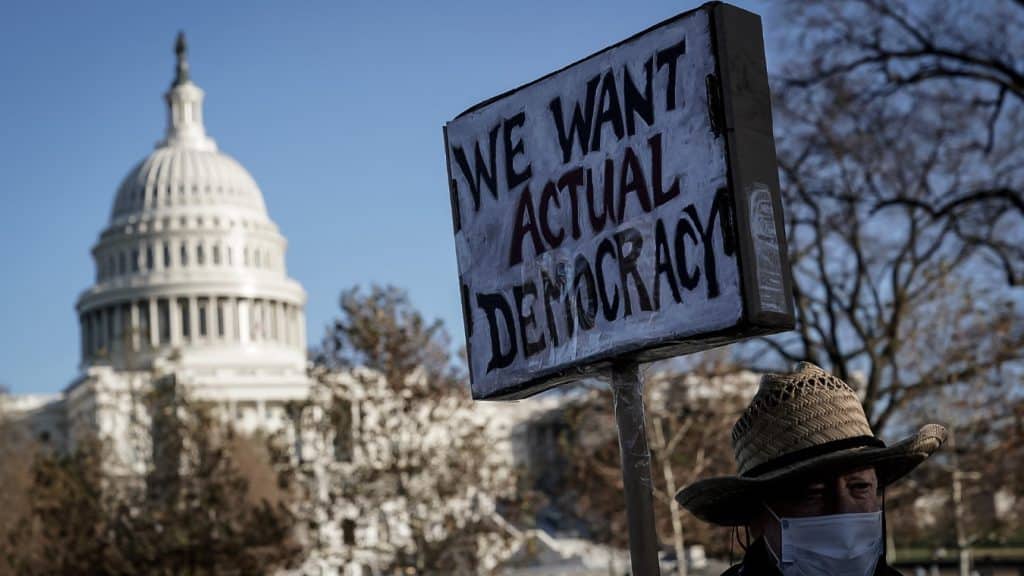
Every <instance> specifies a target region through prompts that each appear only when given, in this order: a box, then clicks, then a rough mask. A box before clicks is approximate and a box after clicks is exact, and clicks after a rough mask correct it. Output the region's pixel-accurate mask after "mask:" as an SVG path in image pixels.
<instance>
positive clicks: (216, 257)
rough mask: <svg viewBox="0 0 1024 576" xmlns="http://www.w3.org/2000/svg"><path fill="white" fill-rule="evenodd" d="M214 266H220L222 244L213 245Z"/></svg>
mask: <svg viewBox="0 0 1024 576" xmlns="http://www.w3.org/2000/svg"><path fill="white" fill-rule="evenodd" d="M213 265H214V266H220V244H214V245H213Z"/></svg>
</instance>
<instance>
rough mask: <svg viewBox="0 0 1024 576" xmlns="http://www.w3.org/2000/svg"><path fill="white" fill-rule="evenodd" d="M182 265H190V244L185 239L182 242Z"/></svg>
mask: <svg viewBox="0 0 1024 576" xmlns="http://www.w3.org/2000/svg"><path fill="white" fill-rule="evenodd" d="M181 265H182V266H188V244H187V243H185V242H184V241H182V243H181Z"/></svg>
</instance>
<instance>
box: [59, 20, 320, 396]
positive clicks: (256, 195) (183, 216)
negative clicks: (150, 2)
mask: <svg viewBox="0 0 1024 576" xmlns="http://www.w3.org/2000/svg"><path fill="white" fill-rule="evenodd" d="M176 51H177V53H178V64H177V72H176V75H175V78H174V82H173V83H172V84H171V88H170V89H169V90H168V91H167V93H166V94H165V100H166V101H167V133H166V135H165V138H164V140H163V141H161V142H160V143H159V144H157V147H156V149H155V150H154V151H153V152H152V153H151V154H150V155H149V156H147V157H146V158H145V159H143V160H142V161H141V162H139V163H138V164H137V165H135V167H134V168H132V169H131V171H130V172H129V173H128V175H127V176H126V177H125V178H124V180H123V181H122V182H121V185H120V186H119V188H118V190H117V195H116V197H115V199H114V204H113V208H112V210H111V214H110V221H109V223H108V225H107V227H106V229H104V230H103V232H102V233H101V234H100V238H99V241H98V242H97V243H96V245H95V246H94V247H93V250H92V255H93V259H94V261H95V263H96V282H95V283H94V284H93V285H92V286H91V287H90V288H89V289H88V290H86V291H85V292H83V293H82V295H81V296H80V297H79V299H78V304H77V309H78V312H79V316H80V321H81V325H82V365H83V367H84V368H88V367H89V366H93V365H110V366H112V367H114V368H115V369H128V370H135V369H148V368H149V367H151V366H152V365H153V362H154V361H155V360H156V359H158V358H160V357H162V356H173V357H175V358H176V359H178V360H180V361H182V362H183V364H184V365H186V367H188V366H191V367H193V368H196V367H198V368H199V369H202V370H213V371H217V372H218V373H221V372H223V371H224V370H237V371H240V373H245V374H249V375H250V376H251V375H252V374H253V372H252V371H253V370H257V371H259V370H261V369H269V370H271V371H272V372H273V371H275V370H280V369H286V370H291V371H293V372H295V371H299V372H301V371H302V370H304V367H305V315H304V311H303V307H304V305H305V299H306V296H305V292H304V291H303V290H302V287H301V286H300V285H299V284H298V283H297V282H295V281H294V280H292V279H290V278H289V277H288V274H287V271H286V267H285V248H286V246H287V242H286V241H285V239H284V237H283V236H281V234H280V233H279V232H278V229H277V226H276V225H275V224H274V223H273V221H271V220H270V217H269V216H268V214H267V210H266V206H265V204H264V202H263V194H262V193H261V192H260V189H259V187H258V186H257V185H256V182H255V180H253V178H252V176H251V175H250V174H249V172H248V171H247V170H246V169H245V168H243V167H242V165H241V164H239V163H238V162H237V161H236V160H235V159H234V158H232V157H231V156H228V155H227V154H224V153H222V152H220V151H218V149H217V145H216V144H215V143H214V141H213V140H212V139H210V138H209V137H207V135H206V129H205V127H204V125H203V113H202V103H203V97H204V94H203V91H202V90H201V89H200V88H199V87H198V86H196V85H195V84H194V83H193V82H192V81H191V79H190V78H189V69H188V62H187V61H186V60H185V45H184V38H183V37H179V40H178V45H177V48H176ZM236 375H237V374H236ZM236 379H237V378H236Z"/></svg>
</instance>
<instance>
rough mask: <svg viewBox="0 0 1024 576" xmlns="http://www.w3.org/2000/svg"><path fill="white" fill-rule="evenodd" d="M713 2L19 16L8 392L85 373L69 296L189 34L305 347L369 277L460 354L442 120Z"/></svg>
mask: <svg viewBox="0 0 1024 576" xmlns="http://www.w3.org/2000/svg"><path fill="white" fill-rule="evenodd" d="M737 4H739V5H741V6H744V7H747V8H748V9H752V10H754V11H758V12H760V11H762V10H763V5H762V3H761V2H753V1H751V2H737ZM697 5H699V2H679V1H676V2H669V1H663V0H657V1H645V2H632V3H624V2H621V1H615V2H611V1H609V2H586V3H583V2H572V3H570V2H551V1H550V0H545V1H536V0H525V1H519V2H503V3H498V2H480V1H475V2H471V1H458V2H442V1H439V2H413V1H409V2H402V3H399V2H369V1H367V2H277V3H270V2H254V1H246V2H167V3H150V2H71V1H68V2H64V3H57V2H52V1H48V0H44V1H33V2H12V3H8V4H6V5H5V7H4V10H3V12H4V13H3V17H2V18H0V75H2V80H0V122H2V127H0V270H2V272H0V302H3V304H2V308H0V323H2V329H0V384H2V385H5V386H7V387H8V388H9V389H11V390H12V391H13V392H16V393H37V392H56V391H58V390H61V389H62V388H64V387H65V386H66V385H67V384H68V383H69V382H70V380H71V379H72V378H73V377H74V376H75V374H76V372H77V365H78V350H79V345H78V337H79V336H78V323H77V319H76V317H75V313H74V302H75V299H76V298H77V296H78V294H79V292H80V291H81V290H83V289H85V288H87V287H88V286H89V284H90V283H91V282H92V280H93V264H92V260H91V258H90V255H89V250H90V248H91V247H92V245H93V243H94V242H95V241H96V239H97V235H98V234H99V232H100V230H101V229H102V227H103V226H104V224H105V222H106V220H107V217H108V215H109V211H110V207H111V203H112V201H113V196H114V192H115V188H116V186H117V185H118V183H119V182H120V180H121V178H122V177H123V176H124V175H125V173H126V172H127V171H128V169H129V168H130V167H131V166H132V165H133V164H134V163H135V162H137V161H138V160H139V159H141V158H142V157H143V156H145V155H146V154H148V153H149V152H150V150H152V148H153V145H154V143H155V142H156V141H157V140H158V139H160V138H161V137H162V135H163V130H164V103H163V100H162V94H163V92H164V90H165V89H166V88H167V86H168V85H169V83H170V81H171V77H172V71H173V59H174V58H173V51H172V45H173V41H174V35H175V33H176V32H177V31H178V30H179V29H184V30H185V31H186V33H187V35H188V37H189V52H190V60H191V65H192V76H193V79H194V80H195V81H196V83H198V84H199V85H200V86H201V87H202V88H203V89H205V90H206V93H207V98H206V106H205V116H206V126H207V130H208V132H209V133H210V135H211V136H213V137H214V138H215V139H216V140H217V143H218V144H219V146H220V148H221V149H222V150H224V151H225V152H227V153H228V154H231V155H232V156H234V157H235V158H237V159H238V160H239V161H241V162H242V163H243V164H244V165H245V166H246V167H247V168H248V169H249V171H250V172H252V174H253V176H255V178H256V180H257V182H258V183H259V184H260V187H261V188H262V190H263V193H264V196H265V197H266V201H267V205H268V208H269V210H270V215H271V217H272V218H273V219H274V220H275V221H276V222H277V224H278V225H279V226H280V228H281V231H282V232H283V233H284V234H285V236H286V237H287V238H288V240H289V247H288V268H289V273H290V275H291V276H292V277H294V278H295V279H297V280H298V281H299V282H301V283H302V284H303V285H304V286H305V288H306V290H307V292H308V293H309V303H308V306H307V310H306V312H307V317H308V320H307V325H308V332H309V334H308V336H309V340H310V342H318V341H319V339H320V336H321V334H322V333H323V330H324V327H325V326H326V325H327V323H328V322H329V321H330V319H331V318H333V317H334V316H335V314H336V311H337V297H338V294H339V292H340V291H341V290H342V289H343V288H346V287H349V286H352V285H354V284H363V285H367V284H370V283H390V284H395V285H398V286H401V287H404V288H406V289H408V291H409V293H410V294H411V296H412V299H413V301H414V303H415V304H416V305H417V306H418V307H419V308H420V309H422V310H423V311H424V312H425V313H426V314H427V315H428V316H430V317H440V318H442V319H443V320H444V321H445V323H446V324H447V325H448V327H449V330H450V331H451V332H452V335H453V337H454V339H455V340H456V342H461V341H462V337H463V336H462V328H461V325H462V323H461V319H460V314H461V312H460V309H459V299H458V293H457V289H456V286H457V281H456V276H457V274H456V268H455V256H454V248H453V242H452V238H451V222H450V217H451V214H450V209H449V205H448V196H447V191H446V185H445V167H444V147H443V144H442V138H441V126H442V125H443V123H444V122H445V121H446V120H449V119H450V118H452V117H453V116H454V115H455V114H457V113H459V112H461V111H462V110H464V109H465V108H466V107H468V106H469V105H472V104H475V103H476V102H478V101H480V100H483V99H485V98H487V97H490V96H493V95H495V94H498V93H500V92H502V91H504V90H507V89H509V88H512V87H515V86H517V85H519V84H522V83H524V82H527V81H529V80H532V79H534V78H536V77H538V76H540V75H542V74H545V73H547V72H550V71H552V70H555V69H557V68H559V67H561V66H563V65H565V64H568V63H569V62H571V61H573V60H576V59H578V58H581V57H583V56H586V55H588V54H590V53H591V52H594V51H596V50H598V49H600V48H602V47H604V46H606V45H608V44H611V43H614V42H616V41H618V40H621V39H623V38H625V37H626V36H629V35H630V34H632V33H635V32H637V31H640V30H641V29H643V28H645V27H647V26H650V25H652V24H655V23H657V22H658V21H660V20H662V19H664V18H667V17H669V16H672V15H673V14H676V13H678V12H681V11H683V10H687V9H690V8H693V7H695V6H697ZM770 16H771V15H770V14H766V27H769V26H771V17H770ZM771 62H772V53H771V52H769V63H770V64H771Z"/></svg>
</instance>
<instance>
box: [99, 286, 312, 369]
mask: <svg viewBox="0 0 1024 576" xmlns="http://www.w3.org/2000/svg"><path fill="white" fill-rule="evenodd" d="M79 322H80V326H81V331H82V339H81V341H82V359H83V361H88V360H96V359H103V358H109V357H110V356H113V355H117V356H123V355H124V354H125V353H126V352H129V351H130V352H143V351H149V350H157V349H159V348H163V347H168V346H170V347H176V346H181V345H196V344H217V343H240V344H248V343H274V344H278V345H282V346H285V347H290V348H297V349H299V350H305V348H306V337H305V336H306V326H305V315H304V314H303V313H302V308H301V307H300V306H296V305H295V304H291V303H288V302H284V301H281V300H275V299H268V298H248V297H237V296H220V295H208V296H198V295H191V296H182V297H175V296H169V297H160V296H155V297H150V298H147V299H135V300H131V301H129V302H122V303H118V304H111V305H107V306H100V307H97V308H94V309H92V310H89V311H87V312H85V313H83V314H82V315H81V316H80V318H79Z"/></svg>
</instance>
